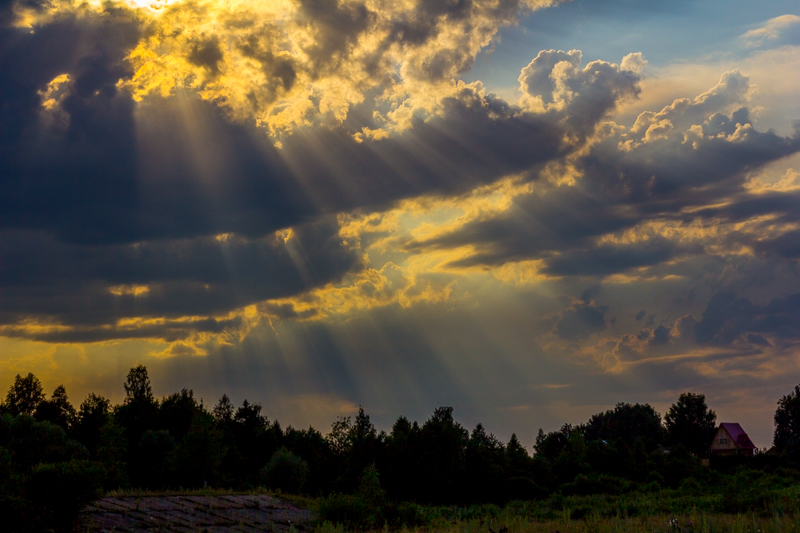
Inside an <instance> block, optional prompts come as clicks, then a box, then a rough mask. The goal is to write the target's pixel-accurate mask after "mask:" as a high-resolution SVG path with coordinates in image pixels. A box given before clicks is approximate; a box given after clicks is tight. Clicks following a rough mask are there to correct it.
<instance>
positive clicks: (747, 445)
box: [720, 422, 756, 450]
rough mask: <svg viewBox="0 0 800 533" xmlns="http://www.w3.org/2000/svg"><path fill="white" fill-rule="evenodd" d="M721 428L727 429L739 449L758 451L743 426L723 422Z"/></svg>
mask: <svg viewBox="0 0 800 533" xmlns="http://www.w3.org/2000/svg"><path fill="white" fill-rule="evenodd" d="M720 427H724V428H725V431H727V432H728V434H729V435H730V436H731V438H732V439H733V441H734V442H735V443H736V446H738V447H739V448H744V449H746V450H755V449H756V446H755V444H753V441H751V440H750V437H748V436H747V433H745V432H744V430H743V429H742V426H740V425H739V424H737V423H736V422H723V423H721V424H720Z"/></svg>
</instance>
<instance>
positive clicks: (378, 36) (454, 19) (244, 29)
mask: <svg viewBox="0 0 800 533" xmlns="http://www.w3.org/2000/svg"><path fill="white" fill-rule="evenodd" d="M554 3H556V2H555V1H554V0H512V1H508V0H489V1H482V2H473V1H459V2H430V1H427V0H419V1H416V2H399V3H392V2H389V3H387V2H382V1H379V0H363V1H362V0H325V1H317V0H290V1H286V2H280V3H271V2H268V3H247V2H233V3H230V2H203V3H196V2H192V1H188V0H172V1H169V2H165V3H163V4H159V5H156V6H152V7H150V6H136V5H133V4H130V3H128V2H124V1H122V0H119V1H114V2H109V3H104V4H85V3H82V2H77V1H72V0H58V1H56V2H53V3H51V4H49V5H48V8H47V9H44V8H43V7H41V6H36V5H26V4H24V3H23V2H17V3H15V4H14V7H15V12H16V14H17V20H16V24H17V25H18V26H22V27H26V28H27V27H33V28H35V29H36V30H37V31H38V29H39V28H40V27H43V26H44V27H46V26H47V25H49V24H51V23H52V22H53V20H58V19H59V18H65V17H70V16H75V15H78V16H81V17H83V16H87V15H88V16H90V17H91V16H92V15H94V16H99V17H104V16H107V15H111V16H113V17H116V18H119V19H125V18H127V19H129V20H131V21H134V22H135V23H136V24H137V25H139V26H140V27H141V28H142V29H143V31H144V35H143V36H142V38H141V39H140V40H139V41H138V42H137V43H136V44H135V47H134V48H133V50H131V51H130V54H129V56H128V58H129V61H130V64H131V66H132V67H133V69H134V73H133V75H132V76H129V77H126V78H124V79H123V81H122V82H121V85H123V86H125V87H126V89H127V90H129V91H130V92H131V93H132V94H133V96H134V98H135V99H136V100H141V99H143V98H145V97H146V96H147V95H149V94H159V95H161V96H165V97H167V96H169V95H172V94H175V93H176V92H177V91H180V90H182V89H188V90H191V91H194V92H196V93H197V94H198V95H200V96H201V97H202V98H204V99H206V100H209V101H212V102H214V103H215V104H217V105H219V106H221V107H222V108H223V109H225V111H226V112H227V113H228V114H229V116H230V117H233V118H235V119H236V120H241V121H247V122H251V123H253V122H257V123H258V124H260V125H261V126H263V127H265V128H267V129H268V131H269V132H270V134H272V135H274V136H276V138H280V137H282V136H283V135H284V134H286V133H290V132H292V131H294V130H295V129H296V128H299V127H302V126H307V125H311V124H316V125H319V124H341V123H343V122H344V121H345V120H346V119H347V118H348V114H349V112H350V110H351V109H353V108H354V107H356V106H358V105H360V104H362V103H363V102H365V100H367V99H374V100H375V101H376V102H378V103H380V106H378V107H376V109H375V113H374V114H371V115H370V119H369V120H368V123H365V124H363V126H364V127H367V128H368V129H369V130H381V129H388V130H393V129H398V128H399V129H403V128H405V127H408V126H409V125H410V124H411V119H412V118H413V117H415V116H417V115H419V114H422V115H426V116H431V115H434V114H436V113H437V110H438V108H439V102H440V99H441V98H442V97H446V96H449V95H450V94H452V93H453V92H454V89H455V88H456V84H455V83H454V82H455V80H456V79H457V78H458V76H459V75H460V74H461V73H462V72H464V71H465V70H467V69H468V68H469V66H470V65H471V64H472V62H473V61H474V59H475V56H476V55H477V54H478V53H479V52H480V50H481V49H483V48H484V47H486V46H487V45H488V44H489V43H490V42H491V41H492V40H493V39H494V37H495V35H496V34H497V32H498V30H499V29H500V28H502V27H504V26H508V25H511V24H514V23H516V20H517V16H518V14H519V13H522V12H527V11H530V10H535V9H539V8H542V7H547V6H549V5H552V4H554ZM360 130H361V128H360V127H359V128H358V129H357V130H356V131H360Z"/></svg>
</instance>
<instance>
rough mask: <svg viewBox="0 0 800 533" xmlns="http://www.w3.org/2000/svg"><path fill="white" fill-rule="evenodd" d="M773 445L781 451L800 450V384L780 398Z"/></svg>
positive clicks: (776, 413)
mask: <svg viewBox="0 0 800 533" xmlns="http://www.w3.org/2000/svg"><path fill="white" fill-rule="evenodd" d="M773 445H774V446H775V448H776V449H777V450H778V451H781V452H795V451H797V450H800V385H797V386H795V388H794V391H792V392H790V393H789V394H787V395H786V396H783V397H781V399H780V400H778V409H777V410H776V411H775V435H774V438H773Z"/></svg>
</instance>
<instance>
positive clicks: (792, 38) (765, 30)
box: [741, 15, 800, 47]
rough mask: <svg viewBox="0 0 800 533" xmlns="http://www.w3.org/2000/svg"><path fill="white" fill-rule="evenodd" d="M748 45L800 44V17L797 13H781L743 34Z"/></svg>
mask: <svg viewBox="0 0 800 533" xmlns="http://www.w3.org/2000/svg"><path fill="white" fill-rule="evenodd" d="M741 39H742V41H744V43H745V45H746V46H749V47H762V46H780V45H785V44H789V45H798V44H800V17H798V16H797V15H781V16H779V17H775V18H773V19H770V20H768V21H766V22H765V23H764V24H763V25H761V27H759V28H755V29H753V30H750V31H748V32H746V33H744V34H743V35H742V36H741Z"/></svg>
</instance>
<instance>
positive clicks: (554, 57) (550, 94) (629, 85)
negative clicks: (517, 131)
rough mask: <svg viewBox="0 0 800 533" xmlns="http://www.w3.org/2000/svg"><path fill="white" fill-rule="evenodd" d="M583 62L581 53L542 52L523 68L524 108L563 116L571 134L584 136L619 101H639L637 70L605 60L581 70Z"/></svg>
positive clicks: (629, 63)
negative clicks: (635, 99) (622, 67)
mask: <svg viewBox="0 0 800 533" xmlns="http://www.w3.org/2000/svg"><path fill="white" fill-rule="evenodd" d="M581 59H582V53H581V51H580V50H571V51H569V52H564V51H561V50H559V51H556V50H547V51H541V52H539V55H537V56H536V58H534V59H533V61H531V62H530V64H528V66H527V67H525V68H523V69H522V72H521V73H520V75H519V83H520V89H521V90H522V93H523V97H522V99H521V103H522V105H523V106H524V107H526V108H528V109H531V110H533V111H535V112H542V113H547V112H550V113H557V114H563V120H564V121H565V122H566V123H567V124H568V126H569V131H570V132H574V133H576V134H579V135H581V136H585V135H587V134H589V133H590V132H591V130H592V129H593V128H594V126H595V124H597V122H598V121H599V120H600V119H601V118H603V117H604V116H605V115H606V114H608V113H609V112H611V111H613V110H614V109H615V107H616V106H617V105H618V104H619V103H620V102H622V101H625V100H628V99H633V98H636V97H637V96H638V94H639V91H640V88H639V76H638V75H637V73H636V72H634V71H631V70H625V69H620V67H619V66H618V65H616V64H613V63H607V62H605V61H592V62H590V63H589V64H587V65H586V66H585V67H584V68H580V66H581ZM630 59H631V61H628V63H627V64H628V65H631V64H633V63H632V58H630ZM638 59H639V60H641V57H639V58H638ZM639 63H640V64H641V61H640V62H639Z"/></svg>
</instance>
